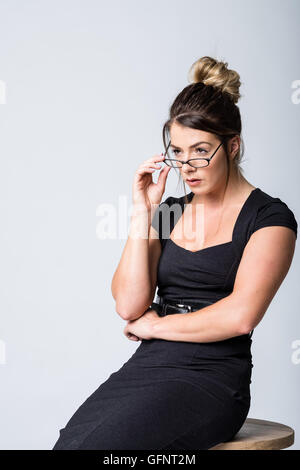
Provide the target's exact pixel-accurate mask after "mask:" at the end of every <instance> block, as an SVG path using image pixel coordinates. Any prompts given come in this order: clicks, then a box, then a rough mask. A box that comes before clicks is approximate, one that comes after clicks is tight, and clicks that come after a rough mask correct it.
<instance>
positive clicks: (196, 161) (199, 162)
mask: <svg viewBox="0 0 300 470" xmlns="http://www.w3.org/2000/svg"><path fill="white" fill-rule="evenodd" d="M170 144H171V141H170V142H169V144H168V146H167V150H166V152H165V154H164V155H165V156H166V154H167V151H168V148H169V146H170ZM222 144H223V141H222V142H221V143H220V145H219V146H218V147H217V148H216V150H215V151H214V152H213V154H212V155H210V154H211V152H209V151H207V150H205V149H201V150H203V151H204V152H205V153H206V155H209V156H207V157H199V156H198V155H199V153H197V152H193V155H194V158H190V159H189V160H187V161H186V162H184V161H183V160H177V159H176V158H165V159H164V163H165V164H166V165H168V166H171V167H172V168H182V167H183V165H184V163H187V164H188V165H190V166H191V167H193V168H203V167H205V166H208V165H209V164H210V161H211V159H212V157H213V156H214V155H215V153H216V152H217V150H218V149H219V148H220V147H221V145H222ZM199 150H200V149H199ZM176 152H177V150H176V149H173V150H172V154H173V155H174V156H176V155H177V154H176Z"/></svg>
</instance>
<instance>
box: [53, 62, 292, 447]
mask: <svg viewBox="0 0 300 470" xmlns="http://www.w3.org/2000/svg"><path fill="white" fill-rule="evenodd" d="M227 65H228V64H227V63H224V62H220V61H217V60H215V59H213V58H211V57H202V58H201V59H199V60H198V61H196V62H195V63H194V64H193V66H192V68H191V77H192V82H193V83H192V84H190V85H188V86H187V87H185V88H184V89H183V90H182V91H181V93H180V94H179V95H178V96H177V98H176V99H175V101H174V103H173V105H172V107H171V109H170V118H169V120H168V121H167V122H166V124H165V126H164V130H163V139H164V144H165V148H166V154H165V155H155V156H154V157H152V158H149V159H148V160H146V161H145V162H143V164H142V165H141V166H140V167H139V168H138V170H137V172H136V174H135V178H134V184H133V205H134V212H133V214H132V217H131V225H130V232H129V237H128V240H127V243H126V245H125V248H124V251H123V254H122V257H121V260H120V263H119V266H118V268H117V270H116V272H115V275H114V278H113V281H112V294H113V297H114V298H115V300H116V310H117V312H118V314H119V315H120V316H121V317H122V318H123V319H124V320H126V321H127V324H126V327H125V329H124V333H125V334H126V335H127V336H128V338H130V339H132V340H135V341H138V340H141V344H140V345H139V347H138V348H137V350H136V351H135V353H134V354H133V355H132V357H131V358H130V359H129V360H128V361H127V362H126V363H125V364H124V365H123V366H122V367H121V368H120V369H119V370H118V371H116V372H114V373H112V374H111V375H110V377H109V378H108V379H107V380H106V381H105V382H104V383H102V384H101V385H100V387H99V388H98V389H97V390H96V391H95V392H94V393H93V394H92V395H91V396H89V397H88V398H87V400H86V401H85V402H84V403H83V404H82V405H81V406H80V407H79V409H78V410H77V411H76V412H75V413H74V415H73V416H72V417H71V419H70V420H69V422H68V423H67V424H66V426H65V427H64V428H63V429H61V430H60V437H59V439H58V441H57V442H56V444H55V446H54V448H53V450H62V449H65V450H67V449H144V450H147V449H157V450H159V449H165V450H173V449H193V450H200V449H209V448H211V447H213V446H214V445H216V444H218V443H220V442H224V441H226V440H230V439H232V438H233V436H234V435H235V434H236V433H237V432H238V431H239V429H240V428H241V426H242V425H243V423H244V421H245V419H246V417H247V414H248V411H249V408H250V400H251V397H250V383H251V372H252V367H253V364H252V355H251V343H252V339H251V335H252V332H253V329H254V328H255V327H256V326H257V325H258V323H259V322H260V321H261V319H262V317H263V315H264V313H265V312H266V310H267V308H268V306H269V304H270V302H271V300H272V298H273V297H274V295H275V293H276V292H277V290H278V288H279V286H280V284H281V283H282V281H283V279H284V278H285V276H286V274H287V272H288V270H289V267H290V264H291V262H292V258H293V254H294V249H295V241H296V237H297V222H296V220H295V217H294V214H293V212H292V211H291V210H290V209H289V208H288V206H287V205H286V204H285V203H284V202H283V201H281V200H280V199H279V198H276V197H272V196H270V195H268V194H267V193H266V192H264V191H263V190H261V189H260V188H257V187H255V186H254V185H252V184H251V183H249V182H248V181H247V180H246V178H245V177H244V176H243V174H242V170H241V168H240V160H241V155H242V151H241V143H242V141H241V118H240V112H239V108H238V107H237V105H236V102H237V101H238V99H239V96H240V95H239V86H240V80H239V75H238V73H237V72H235V71H233V70H229V69H228V68H227ZM167 132H168V133H169V136H170V141H169V142H168V143H167V142H166V134H167ZM199 142H200V143H199ZM169 149H171V151H170V153H171V154H170V155H169V154H168V153H167V152H168V150H169ZM166 156H167V158H165V157H166ZM187 160H189V162H187ZM159 162H164V163H165V164H166V165H165V166H164V168H163V169H162V170H161V172H160V174H159V178H158V181H157V183H156V184H154V183H153V182H152V176H151V174H152V173H153V171H155V169H158V168H161V165H159ZM171 167H173V168H176V169H178V170H179V174H180V177H182V180H183V181H184V183H185V182H186V183H187V185H188V186H190V189H191V191H190V192H189V194H185V196H182V197H179V198H178V197H172V196H170V197H168V198H167V199H166V200H165V201H163V202H162V203H160V201H161V198H162V195H163V193H164V190H165V184H166V179H167V175H168V173H169V171H170V168H171ZM192 180H194V182H193V181H192ZM158 205H159V207H158ZM183 211H184V212H183ZM195 227H196V228H195ZM183 228H184V230H183ZM148 232H149V238H148ZM145 233H146V237H145V236H144V234H145ZM157 286H158V297H157V299H156V300H157V301H156V302H152V300H153V298H154V294H155V290H156V287H157ZM150 304H151V306H150V307H149V305H150Z"/></svg>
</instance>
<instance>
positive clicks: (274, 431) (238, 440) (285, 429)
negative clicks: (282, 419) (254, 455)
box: [209, 418, 294, 450]
mask: <svg viewBox="0 0 300 470" xmlns="http://www.w3.org/2000/svg"><path fill="white" fill-rule="evenodd" d="M293 443H294V430H293V429H292V428H290V427H289V426H286V425H285V424H280V423H275V422H273V421H265V420H263V419H253V418H247V419H246V421H245V423H244V424H243V426H242V427H241V429H240V430H239V432H238V433H237V434H236V435H235V436H234V438H233V439H232V440H231V441H227V442H223V443H221V444H217V445H216V446H214V447H211V448H210V449H209V450H280V449H286V448H287V447H290V446H291V445H292V444H293Z"/></svg>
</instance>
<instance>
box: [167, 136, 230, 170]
mask: <svg viewBox="0 0 300 470" xmlns="http://www.w3.org/2000/svg"><path fill="white" fill-rule="evenodd" d="M222 144H224V141H223V140H221V143H220V145H219V146H218V147H217V148H216V150H215V151H214V153H213V154H212V155H211V157H209V158H205V157H199V158H190V159H189V160H186V161H185V162H184V161H182V160H177V159H176V158H167V160H171V161H172V162H180V163H181V164H182V166H181V167H178V168H182V167H183V165H184V164H185V163H187V164H188V165H190V166H191V167H192V168H206V167H207V166H208V165H209V164H210V161H211V159H212V157H213V156H214V155H215V154H216V153H217V151H218V150H219V148H220V147H221V145H222ZM170 145H171V141H170V142H169V143H168V145H167V149H166V151H165V153H164V156H166V154H167V152H168V149H169V147H170ZM192 160H206V161H207V165H205V166H198V167H196V166H193V165H191V164H190V163H189V162H190V161H192ZM163 163H165V165H167V166H170V165H168V164H167V163H166V162H165V160H164V161H163ZM170 168H175V167H171V166H170Z"/></svg>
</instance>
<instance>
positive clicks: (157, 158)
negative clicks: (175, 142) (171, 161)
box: [144, 154, 165, 163]
mask: <svg viewBox="0 0 300 470" xmlns="http://www.w3.org/2000/svg"><path fill="white" fill-rule="evenodd" d="M164 159H165V156H164V155H163V154H159V155H158V154H157V155H154V156H153V157H150V158H148V159H147V160H145V161H144V163H149V162H161V161H163V160H164Z"/></svg>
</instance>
